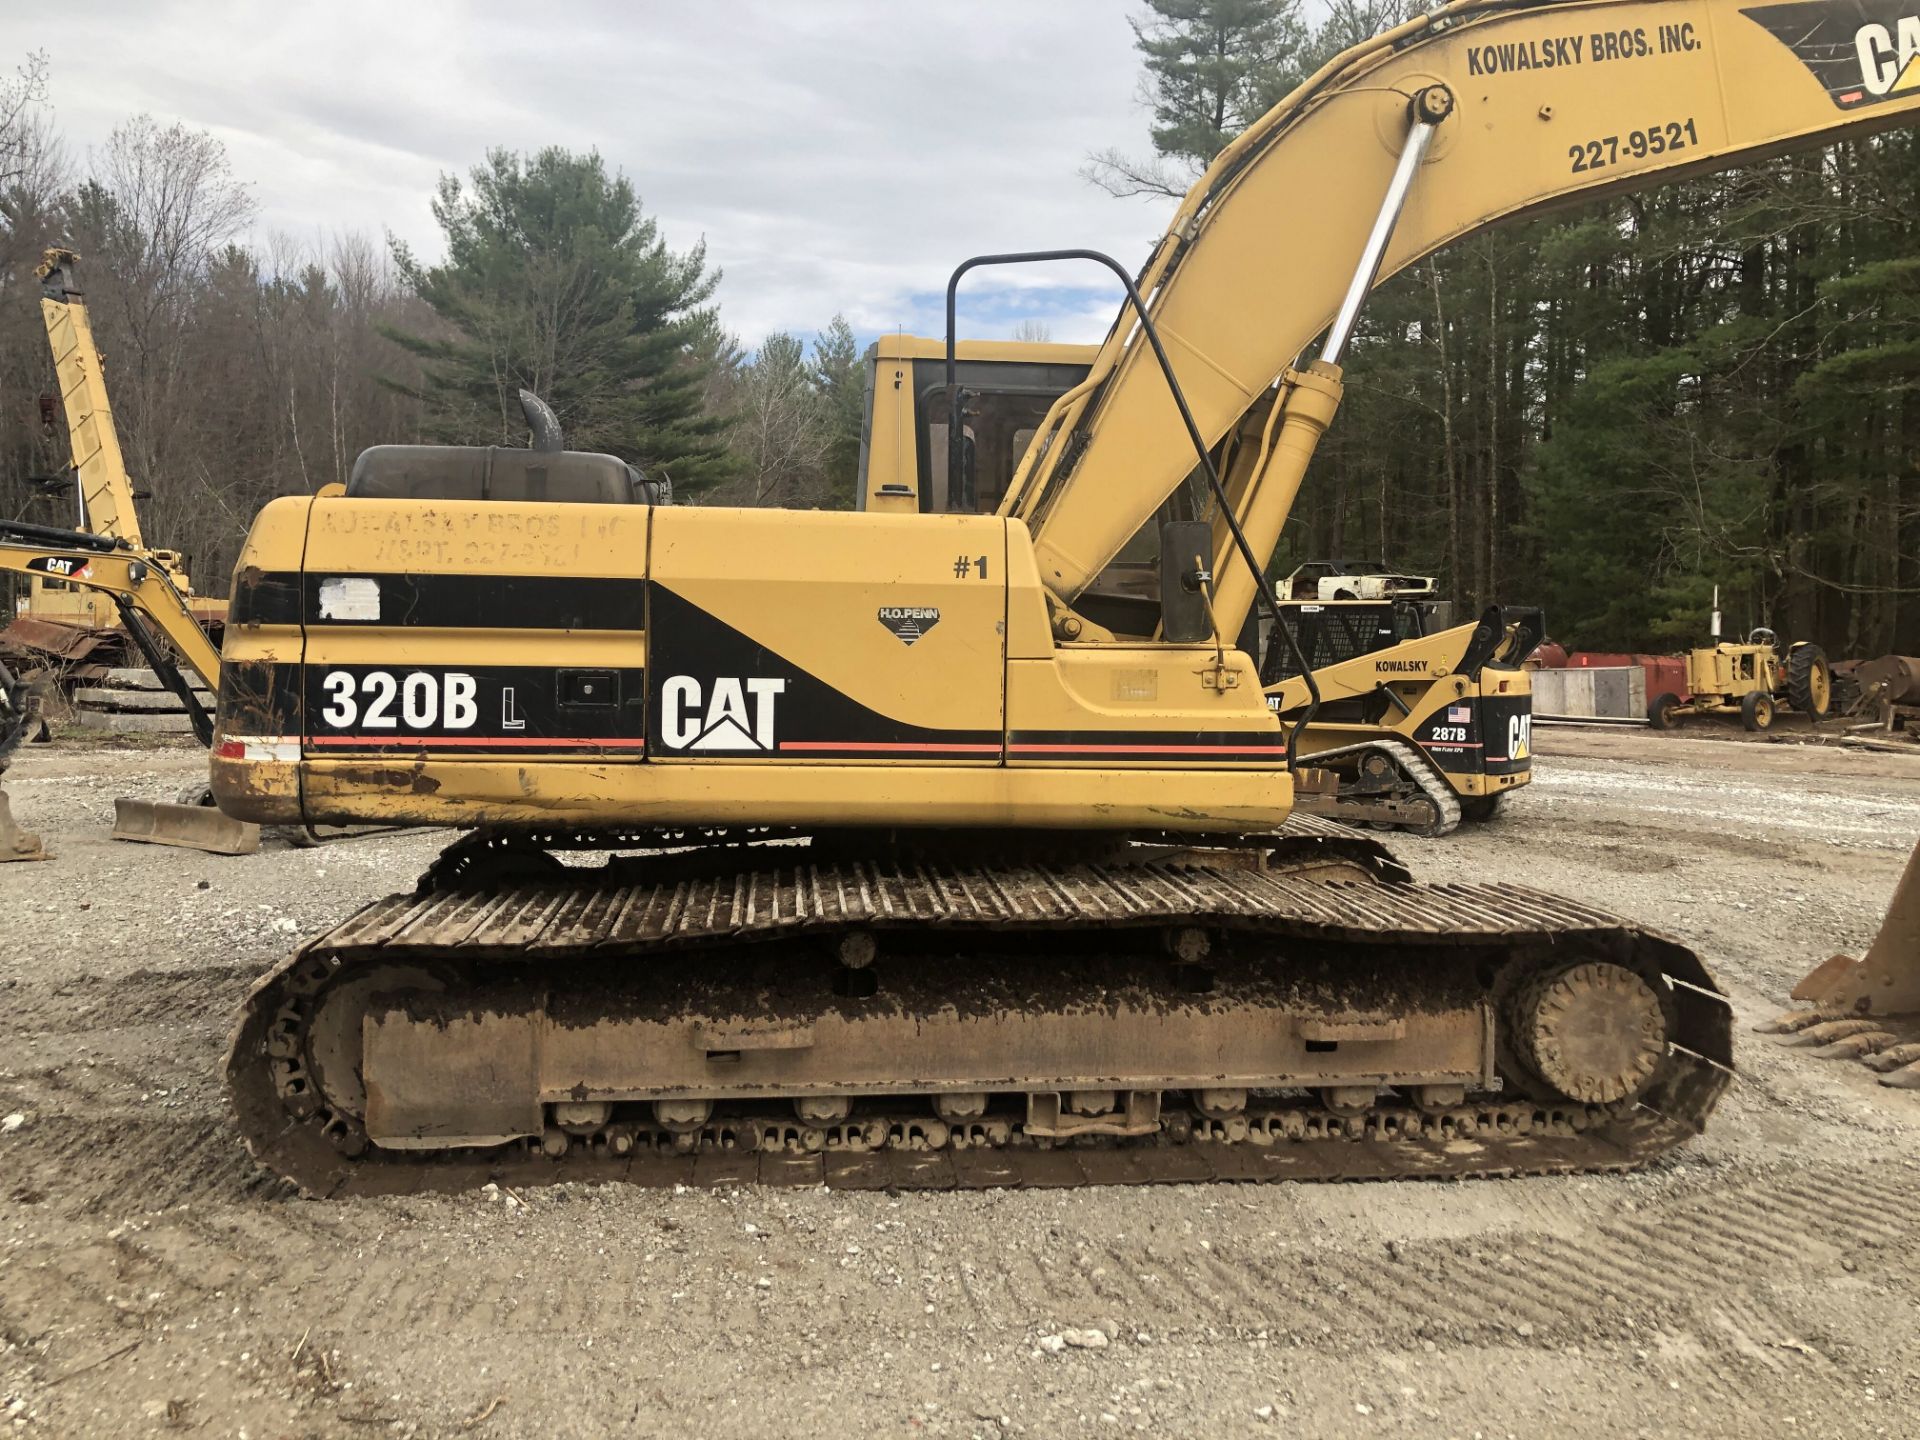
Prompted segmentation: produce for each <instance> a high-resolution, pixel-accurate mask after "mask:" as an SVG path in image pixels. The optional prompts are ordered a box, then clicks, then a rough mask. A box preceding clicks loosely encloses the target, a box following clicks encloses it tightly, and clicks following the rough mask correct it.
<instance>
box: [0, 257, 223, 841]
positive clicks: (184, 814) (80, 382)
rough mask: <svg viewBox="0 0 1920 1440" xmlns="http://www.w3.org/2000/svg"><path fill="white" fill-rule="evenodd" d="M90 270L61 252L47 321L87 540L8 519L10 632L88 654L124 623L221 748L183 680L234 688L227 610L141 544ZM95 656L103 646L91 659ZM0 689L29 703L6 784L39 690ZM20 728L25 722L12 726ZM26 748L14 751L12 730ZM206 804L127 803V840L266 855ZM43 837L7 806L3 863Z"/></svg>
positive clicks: (1, 835) (51, 277) (44, 265)
mask: <svg viewBox="0 0 1920 1440" xmlns="http://www.w3.org/2000/svg"><path fill="white" fill-rule="evenodd" d="M78 265H79V257H78V256H77V255H76V254H74V252H73V251H71V250H68V249H65V248H64V247H56V248H53V249H49V250H48V251H47V252H46V253H45V256H44V257H43V259H42V261H41V264H40V267H39V270H38V272H37V273H38V274H39V277H40V283H41V297H40V312H41V318H42V319H43V320H44V321H45V323H46V330H47V342H48V345H49V347H50V349H51V350H52V352H53V364H54V373H55V375H56V376H57V377H58V380H59V385H60V398H61V406H62V410H63V412H64V414H65V418H66V424H67V434H68V437H69V440H70V443H71V446H72V457H73V458H72V467H71V468H72V470H73V476H74V486H75V489H76V492H77V493H78V495H79V519H80V528H79V529H75V530H66V529H61V528H59V527H57V526H49V525H32V524H26V523H24V522H20V521H6V520H0V571H5V572H10V573H12V574H15V575H20V576H23V577H25V579H26V580H27V582H28V591H27V597H26V598H27V604H26V606H25V607H24V608H23V609H22V610H21V612H20V618H17V619H16V620H15V622H14V624H13V625H12V626H10V627H9V629H8V631H7V636H8V638H10V639H13V640H15V641H16V642H17V643H18V644H20V645H21V646H22V647H23V648H25V649H27V650H28V651H29V653H31V652H33V651H36V650H39V651H42V652H43V653H45V654H47V655H49V656H54V657H58V656H62V655H68V656H70V655H73V654H76V653H79V651H78V649H77V648H76V645H75V643H74V642H75V641H76V640H81V641H84V640H88V639H98V638H100V637H101V636H102V635H103V634H104V632H106V631H107V630H108V629H109V628H110V627H112V626H114V625H115V624H116V623H117V625H118V627H119V630H118V634H121V635H124V636H125V637H126V641H125V643H126V644H128V645H130V646H131V647H132V649H133V650H134V651H135V652H136V653H137V654H138V655H139V656H140V657H141V658H142V659H144V660H145V661H146V663H147V665H148V666H149V668H151V669H152V670H153V672H154V673H155V674H156V675H157V676H158V677H159V678H160V681H161V683H162V684H164V685H165V686H166V687H167V689H169V690H170V691H172V692H173V694H174V695H175V696H176V697H178V699H179V700H180V703H181V706H182V708H183V709H184V710H185V711H186V713H187V718H188V720H189V722H190V723H191V724H192V726H193V730H194V733H195V734H196V735H197V736H198V737H199V739H200V743H201V744H203V745H208V744H211V743H212V741H213V716H212V715H211V714H209V713H208V711H207V709H206V707H205V706H204V705H202V704H201V703H200V698H199V695H198V693H197V692H196V691H195V690H194V688H193V687H192V686H191V685H190V684H188V682H187V680H186V677H185V676H184V675H182V674H181V673H180V665H179V662H184V663H185V664H186V665H187V666H188V667H189V668H191V669H192V670H193V671H194V672H195V673H196V674H197V675H198V676H199V677H200V681H201V683H202V684H203V685H205V686H206V687H207V688H208V689H209V690H213V691H216V692H217V691H218V689H219V686H220V652H219V651H218V650H217V649H216V648H215V647H214V643H213V641H212V639H211V638H209V636H208V633H207V628H206V627H207V626H208V625H209V624H213V623H217V622H219V621H220V620H221V619H223V618H224V616H225V614H226V609H227V607H226V602H225V601H223V600H215V599H209V598H208V597H206V596H203V595H196V594H194V591H193V582H192V581H191V580H190V579H189V578H188V575H187V569H186V563H185V561H184V560H183V558H182V557H181V556H180V554H179V553H178V552H177V551H173V550H158V549H154V548H152V547H150V546H148V545H147V544H146V542H145V540H144V538H143V537H142V535H141V531H140V517H139V514H138V512H137V511H136V509H135V506H134V502H135V498H136V497H135V494H134V489H133V482H132V479H131V477H130V476H129V475H128V473H127V466H126V460H125V458H124V456H123V454H122V452H121V449H120V436H119V430H118V428H117V427H116V425H115V424H114V419H113V410H112V407H111V406H110V405H109V403H108V399H107V380H106V366H105V363H104V362H103V361H102V359H101V357H100V350H99V346H98V345H97V344H95V342H94V338H93V323H92V320H91V318H90V316H89V315H88V313H87V305H86V298H85V296H84V294H83V293H82V292H81V289H80V286H79V283H78V278H77V268H78ZM90 648H92V647H90ZM0 690H6V691H10V692H11V693H13V694H14V695H16V696H18V697H19V698H18V699H17V700H16V701H14V702H13V703H11V704H9V703H7V702H6V701H4V700H0V771H4V770H5V768H6V760H7V757H8V755H9V753H10V752H11V751H12V750H13V749H14V748H16V747H17V746H18V744H19V742H20V740H21V739H22V738H23V737H24V731H25V728H26V723H27V722H26V719H25V718H24V717H25V715H26V711H27V706H26V697H25V689H24V687H23V686H21V685H19V684H18V683H17V682H15V681H14V680H13V677H12V676H11V675H8V674H6V672H5V671H4V670H0ZM9 717H13V718H14V719H15V720H16V721H17V725H10V724H9V723H8V722H9ZM9 730H11V731H12V732H13V742H12V744H11V745H10V744H8V743H7V740H6V736H7V733H8V731H9ZM193 788H194V790H195V792H196V794H195V796H193V797H185V796H183V797H182V799H183V801H185V802H186V803H180V804H169V803H166V802H156V801H147V800H132V799H120V800H116V801H115V802H114V810H115V824H114V832H113V833H114V836H115V838H116V839H122V840H146V841H154V842H158V843H162V844H171V845H186V846H189V847H191V848H194V849H200V850H210V851H214V852H217V853H220V854H242V853H245V852H247V851H249V850H252V849H253V848H255V847H256V846H257V845H258V843H259V832H258V828H257V827H255V826H252V825H249V824H246V823H244V822H241V821H236V820H233V819H230V818H228V817H226V816H223V815H222V814H221V813H220V812H219V811H218V810H217V809H215V808H214V807H213V805H212V804H211V798H212V797H211V796H210V795H208V796H206V797H204V800H203V799H202V798H201V797H199V795H198V794H197V792H198V791H199V790H201V789H202V788H204V787H199V786H196V787H193ZM45 854H46V852H45V849H44V847H42V846H41V844H40V842H39V840H38V838H37V837H36V836H34V835H32V834H31V832H28V831H26V830H23V829H21V828H20V826H19V825H18V824H16V823H15V821H14V820H13V818H12V813H11V811H10V809H9V808H8V806H7V804H6V801H5V798H4V794H0V861H4V860H8V859H31V860H38V859H43V858H45Z"/></svg>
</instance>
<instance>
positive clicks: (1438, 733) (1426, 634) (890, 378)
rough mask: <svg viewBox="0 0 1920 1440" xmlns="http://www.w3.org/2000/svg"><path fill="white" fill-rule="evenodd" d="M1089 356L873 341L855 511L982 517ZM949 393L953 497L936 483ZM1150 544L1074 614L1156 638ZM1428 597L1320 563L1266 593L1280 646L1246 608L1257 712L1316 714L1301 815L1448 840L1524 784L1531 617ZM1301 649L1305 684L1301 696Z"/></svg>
mask: <svg viewBox="0 0 1920 1440" xmlns="http://www.w3.org/2000/svg"><path fill="white" fill-rule="evenodd" d="M1099 353H1100V351H1099V347H1098V346H1095V345H1059V344H1051V343H1044V344H1034V343H1032V342H1026V341H1017V340H967V341H957V342H956V343H955V345H954V347H953V357H952V359H953V368H952V372H951V374H949V372H948V369H947V364H946V361H947V346H946V344H945V343H944V342H943V341H939V340H931V339H925V338H922V337H920V336H914V335H882V336H881V337H880V338H879V339H878V340H877V341H875V342H874V344H873V345H872V346H870V347H869V348H868V351H867V355H866V379H867V385H866V389H867V407H866V414H865V417H864V424H865V432H866V434H867V436H868V437H869V443H868V444H866V445H865V446H863V447H862V449H861V457H860V460H861V468H860V474H859V479H858V484H857V486H856V489H855V495H856V504H857V506H858V508H861V509H868V508H873V507H874V506H875V505H876V503H878V502H880V501H881V500H882V499H883V498H884V502H885V504H886V505H887V506H888V507H890V508H892V507H898V506H899V505H900V504H901V502H902V500H903V499H906V500H909V501H910V502H911V504H912V505H913V506H914V507H915V508H916V509H917V510H918V512H919V513H921V514H928V515H951V514H991V513H993V511H994V510H995V508H996V507H997V506H998V505H999V504H1000V503H1001V501H1002V499H1003V498H1004V497H1005V495H1006V492H1007V487H1008V485H1009V484H1010V483H1011V481H1012V478H1013V474H1014V471H1015V469H1016V467H1017V466H1018V464H1019V462H1020V460H1021V457H1022V456H1023V455H1024V454H1025V453H1026V449H1027V447H1028V445H1029V444H1030V443H1031V442H1032V437H1033V434H1034V431H1035V430H1036V428H1037V427H1038V426H1039V424H1040V422H1041V421H1042V420H1043V419H1044V418H1045V417H1046V413H1047V410H1048V408H1049V407H1050V406H1051V405H1052V404H1053V402H1054V401H1055V400H1057V399H1058V398H1059V397H1060V396H1061V395H1063V394H1065V393H1066V392H1067V391H1069V390H1071V389H1073V387H1075V386H1076V385H1079V384H1081V383H1082V382H1083V381H1084V380H1085V379H1086V378H1087V375H1088V373H1089V372H1090V371H1091V370H1092V368H1093V365H1094V363H1095V361H1096V360H1097V359H1098V358H1099ZM956 387H957V391H958V394H959V399H960V405H959V409H960V429H959V433H960V435H961V436H962V445H961V451H960V455H959V457H958V465H959V468H958V469H957V470H955V471H953V472H952V473H954V474H957V475H958V476H959V477H960V480H959V483H957V484H955V483H949V480H948V475H949V470H948V464H949V459H950V457H949V454H948V450H949V443H948V437H949V434H950V433H951V432H952V417H951V415H950V414H949V413H948V412H949V410H950V408H951V406H950V404H949V401H950V397H951V396H952V394H953V393H954V391H955V389H956ZM1278 398H1279V395H1278V392H1277V391H1269V392H1268V393H1267V394H1266V395H1264V396H1263V397H1261V399H1260V401H1259V402H1258V403H1256V404H1255V405H1254V406H1253V407H1252V409H1250V410H1249V411H1248V413H1247V415H1246V416H1244V417H1242V420H1241V422H1240V423H1239V424H1238V425H1236V426H1235V427H1234V428H1233V429H1232V430H1230V431H1229V432H1228V433H1227V435H1226V436H1225V437H1224V438H1223V439H1222V440H1221V441H1220V442H1219V443H1218V444H1216V445H1215V446H1214V447H1213V448H1212V453H1211V456H1210V458H1211V460H1212V462H1213V465H1214V467H1215V469H1216V470H1217V471H1218V472H1219V473H1220V474H1221V475H1222V476H1223V477H1225V478H1226V480H1227V483H1228V485H1229V486H1230V487H1231V486H1234V485H1237V484H1239V483H1241V481H1242V476H1241V473H1240V472H1241V470H1242V469H1244V467H1246V466H1247V465H1249V464H1251V463H1253V462H1254V461H1255V459H1256V457H1257V456H1258V455H1259V453H1260V451H1259V444H1260V439H1261V435H1262V432H1263V431H1264V429H1265V427H1266V424H1267V422H1268V420H1270V419H1271V418H1272V413H1273V406H1274V404H1275V402H1276V401H1277V400H1278ZM875 436H878V437H880V440H879V442H878V443H874V441H873V438H872V437H875ZM909 437H910V440H909ZM1158 543H1159V524H1158V520H1157V519H1149V521H1148V522H1147V523H1146V524H1145V525H1143V526H1142V527H1141V528H1140V530H1139V531H1137V532H1136V533H1135V534H1134V535H1133V536H1132V537H1131V538H1130V539H1129V540H1128V541H1127V543H1126V544H1125V545H1124V546H1122V547H1121V550H1120V553H1119V554H1118V555H1117V556H1116V557H1115V558H1114V559H1113V560H1111V561H1109V562H1108V564H1107V565H1106V567H1105V568H1104V569H1103V570H1102V571H1101V572H1100V574H1099V575H1098V576H1096V577H1095V578H1094V580H1093V582H1092V583H1091V584H1089V585H1088V587H1087V588H1086V590H1084V591H1083V592H1082V593H1081V594H1080V596H1079V597H1078V599H1077V600H1076V601H1075V607H1076V609H1077V610H1078V611H1079V612H1080V613H1081V614H1083V615H1087V616H1091V617H1093V618H1094V619H1096V620H1098V621H1100V622H1101V623H1103V624H1106V625H1108V626H1110V627H1112V628H1113V629H1114V630H1115V631H1116V632H1117V633H1122V634H1124V633H1129V632H1133V633H1139V632H1143V631H1144V632H1145V633H1147V634H1149V635H1151V634H1153V633H1154V632H1155V630H1156V628H1157V627H1158V625H1159V604H1160V602H1159V597H1158V585H1159V578H1158V554H1157V547H1158ZM1362 591H1364V592H1366V594H1367V596H1368V598H1366V599H1362V598H1360V593H1361V592H1362ZM1432 591H1433V582H1432V581H1431V580H1428V579H1425V578H1424V577H1418V576H1405V575H1391V574H1386V573H1381V574H1377V575H1364V576H1363V575H1361V574H1358V573H1356V567H1350V566H1334V565H1329V564H1318V565H1313V566H1303V567H1300V568H1299V569H1297V570H1296V571H1295V572H1294V573H1293V574H1292V575H1290V576H1288V577H1287V579H1286V580H1285V581H1284V582H1282V585H1281V587H1280V591H1279V593H1278V595H1277V596H1276V598H1277V599H1278V601H1279V607H1278V615H1279V619H1280V622H1281V624H1282V625H1284V626H1285V629H1286V631H1287V633H1286V634H1284V635H1283V634H1282V633H1281V632H1280V631H1279V630H1278V629H1276V628H1275V627H1274V625H1273V624H1272V621H1271V619H1270V618H1268V619H1267V623H1265V624H1261V623H1259V621H1260V619H1261V618H1262V617H1258V616H1257V615H1256V614H1255V612H1254V611H1253V610H1252V609H1249V610H1248V612H1247V616H1246V619H1245V621H1244V622H1243V623H1242V628H1241V632H1240V633H1239V634H1238V635H1236V636H1235V637H1234V638H1235V641H1236V643H1237V645H1238V647H1239V648H1240V649H1241V650H1242V651H1244V652H1245V653H1246V654H1248V655H1250V656H1253V657H1256V659H1257V660H1258V662H1259V666H1260V679H1261V682H1262V685H1263V686H1264V688H1265V690H1266V694H1267V704H1268V707H1269V708H1270V709H1272V710H1273V711H1274V713H1275V714H1277V715H1279V716H1280V717H1281V719H1282V722H1283V723H1285V724H1291V723H1292V722H1294V721H1297V720H1299V719H1300V718H1301V717H1302V716H1305V715H1308V714H1309V713H1311V715H1312V720H1311V722H1310V723H1309V724H1307V726H1306V727H1305V728H1304V729H1303V730H1302V731H1301V733H1300V737H1299V741H1298V743H1297V745H1296V746H1295V754H1296V756H1298V757H1300V758H1302V759H1306V758H1310V759H1311V761H1312V764H1311V765H1310V766H1308V767H1306V768H1303V769H1301V768H1297V769H1296V772H1295V787H1294V803H1295V805H1296V807H1297V808H1298V809H1300V810H1302V811H1305V812H1307V813H1309V814H1316V815H1327V816H1330V817H1332V818H1334V819H1339V820H1346V821H1349V822H1352V823H1355V824H1369V825H1374V826H1377V827H1379V828H1382V829H1405V830H1410V831H1413V832H1415V833H1417V834H1421V835H1445V834H1447V833H1449V832H1451V831H1452V830H1453V829H1454V828H1455V827H1456V826H1458V825H1459V824H1460V822H1461V820H1462V819H1469V820H1485V819H1489V818H1491V816H1492V815H1493V813H1494V810H1495V807H1496V806H1497V805H1498V804H1499V802H1500V799H1501V797H1502V796H1503V795H1505V794H1506V793H1507V792H1508V791H1509V790H1511V789H1515V788H1517V787H1519V786H1521V785H1524V784H1526V783H1527V782H1528V781H1529V780H1530V779H1531V778H1532V769H1533V755H1532V748H1531V740H1532V724H1533V687H1532V683H1531V681H1530V680H1529V679H1528V676H1527V673H1526V671H1524V670H1523V669H1522V668H1521V662H1522V661H1524V660H1525V659H1526V657H1527V655H1528V654H1529V653H1530V652H1531V650H1532V648H1533V646H1534V645H1535V644H1537V643H1538V642H1539V640H1540V635H1541V628H1542V624H1541V620H1540V612H1539V611H1538V610H1518V609H1515V610H1511V611H1509V610H1504V609H1498V608H1496V609H1493V610H1490V611H1489V613H1488V614H1487V615H1486V616H1484V617H1483V618H1482V620H1481V621H1480V622H1479V623H1477V624H1472V625H1458V626H1452V625H1446V626H1440V627H1437V628H1436V627H1435V626H1434V624H1433V621H1432V616H1433V614H1434V607H1433V606H1432V604H1431V603H1429V602H1428V601H1427V599H1426V597H1429V596H1431V594H1432ZM1323 596H1324V597H1325V598H1322V597H1323ZM1336 597H1338V598H1336ZM1415 597H1419V598H1415ZM1263 637H1264V638H1263ZM1296 652H1297V654H1298V655H1299V657H1300V659H1301V660H1302V661H1304V663H1305V664H1307V665H1308V666H1310V667H1311V668H1312V670H1313V672H1314V684H1313V686H1312V687H1309V686H1308V685H1307V683H1306V681H1305V680H1304V679H1302V678H1301V671H1300V668H1299V665H1298V664H1296V661H1295V655H1296Z"/></svg>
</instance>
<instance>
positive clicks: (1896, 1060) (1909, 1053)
mask: <svg viewBox="0 0 1920 1440" xmlns="http://www.w3.org/2000/svg"><path fill="white" fill-rule="evenodd" d="M1866 1063H1867V1065H1868V1066H1869V1067H1870V1068H1872V1069H1875V1070H1878V1071H1881V1072H1882V1073H1886V1072H1888V1071H1893V1070H1900V1069H1903V1068H1905V1067H1906V1066H1908V1065H1915V1064H1920V1044H1911V1043H1910V1044H1906V1045H1892V1046H1889V1047H1888V1048H1887V1049H1885V1050H1882V1051H1881V1052H1880V1053H1879V1054H1877V1055H1869V1056H1867V1057H1866Z"/></svg>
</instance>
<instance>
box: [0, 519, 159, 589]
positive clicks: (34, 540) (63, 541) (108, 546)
mask: <svg viewBox="0 0 1920 1440" xmlns="http://www.w3.org/2000/svg"><path fill="white" fill-rule="evenodd" d="M0 540H13V541H17V542H20V543H22V544H27V545H58V546H64V547H65V548H67V549H69V550H95V551H98V552H99V553H100V554H102V555H106V554H110V553H111V552H113V551H115V550H121V549H128V550H130V549H132V548H133V547H132V546H130V545H128V544H127V542H126V541H124V540H116V539H114V538H113V537H111V536H108V535H96V534H94V532H93V531H91V530H63V529H61V528H60V527H59V526H58V525H29V524H28V523H27V522H26V521H24V520H0ZM55 578H56V579H57V578H58V577H57V576H56V577H55Z"/></svg>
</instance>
